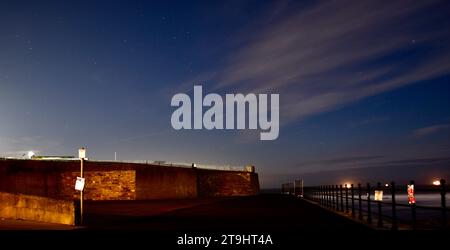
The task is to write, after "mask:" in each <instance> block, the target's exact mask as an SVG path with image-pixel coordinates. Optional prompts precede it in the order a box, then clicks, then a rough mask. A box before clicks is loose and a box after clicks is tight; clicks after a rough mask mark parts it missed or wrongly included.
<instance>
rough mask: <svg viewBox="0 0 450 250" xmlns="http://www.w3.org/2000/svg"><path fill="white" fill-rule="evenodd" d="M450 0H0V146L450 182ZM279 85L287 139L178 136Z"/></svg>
mask: <svg viewBox="0 0 450 250" xmlns="http://www.w3.org/2000/svg"><path fill="white" fill-rule="evenodd" d="M449 80H450V1H327V2H319V1H204V2H203V1H199V2H191V1H179V2H178V1H161V2H154V1H106V0H105V1H6V0H2V1H1V2H0V156H21V155H23V154H24V153H25V152H27V151H29V150H34V151H35V152H37V154H39V155H76V154H77V149H78V148H79V147H80V146H86V147H87V148H88V156H89V157H90V158H91V159H96V160H113V159H114V152H117V157H118V159H119V160H123V161H125V160H149V161H153V160H164V161H171V162H198V163H204V164H217V165H245V164H254V165H255V166H256V168H257V171H258V172H259V173H260V181H261V185H262V187H265V188H268V187H278V186H279V184H280V183H282V182H286V181H290V180H293V179H295V178H305V181H306V182H307V183H308V184H328V183H329V182H330V181H340V182H343V181H355V182H356V181H360V180H371V181H377V180H380V179H383V180H400V181H401V180H407V179H409V178H414V179H416V180H419V181H422V182H424V183H425V182H428V181H430V180H431V179H432V178H441V177H445V178H450V82H449ZM194 84H201V85H203V89H204V92H206V93H211V92H214V93H218V94H221V95H223V94H225V93H244V94H247V93H268V94H270V93H279V94H280V124H281V128H280V135H279V138H278V139H277V140H274V141H260V140H259V131H250V130H240V131H237V130H230V131H226V130H212V131H208V130H180V131H177V130H174V129H173V128H172V126H171V123H170V118H171V115H172V112H173V111H174V108H173V107H171V106H170V101H171V98H172V96H173V95H174V94H176V93H188V94H190V95H192V91H193V85H194Z"/></svg>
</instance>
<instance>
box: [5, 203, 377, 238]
mask: <svg viewBox="0 0 450 250" xmlns="http://www.w3.org/2000/svg"><path fill="white" fill-rule="evenodd" d="M85 214H86V215H85V225H84V226H83V227H71V226H64V225H58V224H50V223H39V222H31V221H17V220H0V229H6V230H20V229H25V230H34V229H37V230H67V229H69V230H70V229H72V230H83V229H94V230H97V229H101V230H103V229H108V230H113V229H119V230H124V229H133V230H134V229H138V230H152V231H205V232H224V231H228V232H234V233H238V232H252V233H253V232H287V231H297V230H301V231H305V230H306V231H318V230H320V231H323V230H326V231H339V230H344V229H345V230H349V229H352V230H369V229H368V228H366V227H365V226H363V225H360V224H358V223H355V222H352V221H350V220H348V219H346V218H344V217H342V216H339V215H336V214H334V213H331V212H329V211H327V210H325V209H322V208H320V207H318V206H316V205H314V204H310V203H308V202H306V201H303V200H301V199H298V198H294V197H288V196H283V195H277V194H264V195H258V196H251V197H232V198H215V199H184V200H158V201H101V202H87V203H86V209H85Z"/></svg>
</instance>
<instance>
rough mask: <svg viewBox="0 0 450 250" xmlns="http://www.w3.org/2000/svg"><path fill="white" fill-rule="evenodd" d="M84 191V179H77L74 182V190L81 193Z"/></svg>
mask: <svg viewBox="0 0 450 250" xmlns="http://www.w3.org/2000/svg"><path fill="white" fill-rule="evenodd" d="M83 189H84V178H81V177H77V181H76V182H75V190H77V191H83Z"/></svg>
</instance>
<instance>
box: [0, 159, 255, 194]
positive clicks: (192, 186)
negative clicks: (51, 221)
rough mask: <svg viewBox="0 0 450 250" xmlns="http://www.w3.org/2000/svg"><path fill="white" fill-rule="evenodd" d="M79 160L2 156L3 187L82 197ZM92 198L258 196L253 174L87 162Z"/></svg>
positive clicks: (0, 186) (0, 180)
mask: <svg viewBox="0 0 450 250" xmlns="http://www.w3.org/2000/svg"><path fill="white" fill-rule="evenodd" d="M79 168H80V163H79V162H78V161H45V160H10V159H7V160H5V159H0V191H4V192H10V193H21V194H28V195H36V196H44V197H50V198H56V199H68V200H72V199H77V198H78V195H79V194H78V192H77V191H75V190H74V186H75V180H76V177H77V176H79ZM84 169H85V178H86V184H85V198H86V199H87V200H134V199H138V200H139V199H171V198H194V197H199V196H201V197H209V196H233V195H254V194H257V193H258V192H259V182H258V175H257V174H256V173H253V172H244V171H243V172H235V171H220V170H203V169H196V168H182V167H165V166H157V165H149V164H134V163H120V162H92V161H86V162H85V168H84Z"/></svg>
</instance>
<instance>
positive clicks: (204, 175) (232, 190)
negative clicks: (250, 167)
mask: <svg viewBox="0 0 450 250" xmlns="http://www.w3.org/2000/svg"><path fill="white" fill-rule="evenodd" d="M197 192H198V195H199V196H201V197H211V196H242V195H255V194H258V192H259V181H258V175H257V174H256V173H252V172H236V171H217V170H204V169H199V170H197Z"/></svg>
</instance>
